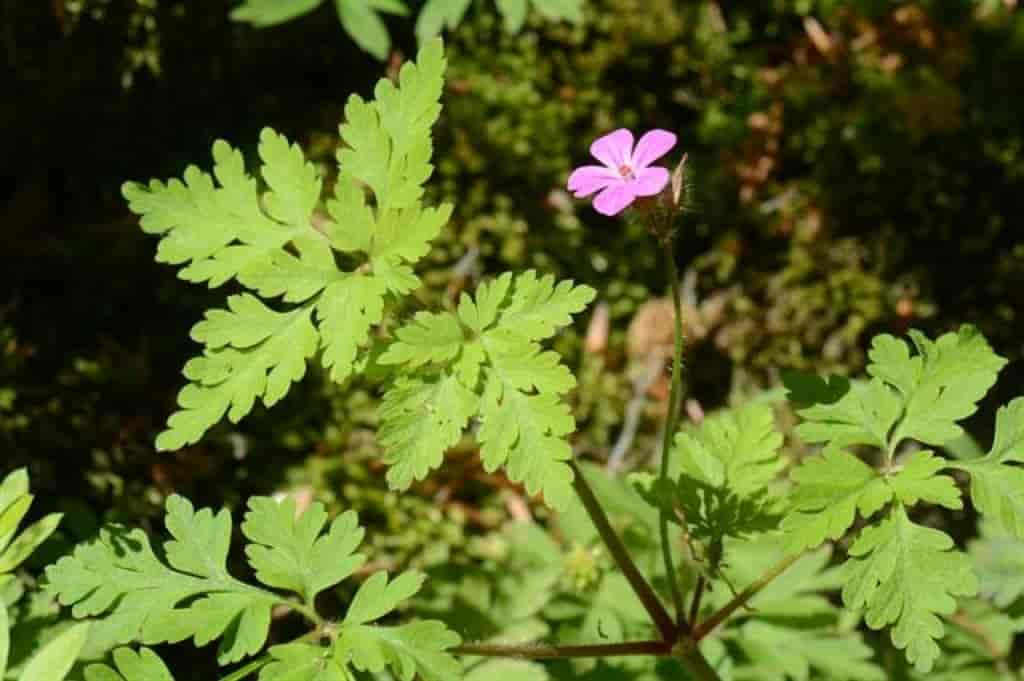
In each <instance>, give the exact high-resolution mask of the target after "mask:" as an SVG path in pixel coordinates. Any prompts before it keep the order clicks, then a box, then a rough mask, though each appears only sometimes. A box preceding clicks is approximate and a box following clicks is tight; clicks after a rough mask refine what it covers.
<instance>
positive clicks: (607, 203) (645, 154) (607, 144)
mask: <svg viewBox="0 0 1024 681" xmlns="http://www.w3.org/2000/svg"><path fill="white" fill-rule="evenodd" d="M675 145H676V136H675V135H673V134H672V133H670V132H669V131H667V130H651V131H650V132H647V133H645V134H644V136H643V137H641V138H640V142H639V143H638V144H637V145H636V148H635V149H634V148H633V133H631V132H630V131H629V130H626V129H625V128H619V129H618V130H616V131H615V132H611V133H608V134H607V135H605V136H604V137H601V138H599V139H597V140H596V141H595V142H594V143H593V144H591V145H590V153H591V154H592V155H593V156H594V158H596V159H597V160H598V161H600V162H601V163H603V164H604V165H603V166H583V167H581V168H577V169H576V170H574V171H573V172H572V175H570V176H569V191H571V192H572V193H573V194H574V195H575V196H576V198H578V199H581V198H583V197H585V196H590V195H591V194H593V193H594V192H597V191H600V194H598V195H597V198H595V199H594V209H595V210H596V211H597V212H598V213H601V214H602V215H618V214H619V213H620V212H622V210H623V209H625V208H626V207H627V206H629V205H630V204H631V203H633V200H634V199H636V197H638V196H654V195H655V194H657V193H659V192H660V191H661V190H662V189H664V188H665V185H666V184H668V180H669V172H668V170H666V169H665V168H662V167H660V166H654V167H653V168H652V167H651V163H653V162H655V161H657V160H658V159H659V158H661V157H662V156H664V155H665V154H667V153H668V152H669V151H670V150H671V149H672V147H674V146H675Z"/></svg>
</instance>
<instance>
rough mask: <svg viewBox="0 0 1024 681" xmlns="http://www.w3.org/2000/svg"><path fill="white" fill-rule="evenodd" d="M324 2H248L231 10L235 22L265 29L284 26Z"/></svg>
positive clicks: (272, 0)
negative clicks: (277, 25)
mask: <svg viewBox="0 0 1024 681" xmlns="http://www.w3.org/2000/svg"><path fill="white" fill-rule="evenodd" d="M321 2H322V0H246V1H245V2H243V3H242V4H241V5H239V6H238V7H236V8H235V9H233V10H231V19H232V20H233V21H242V22H246V23H249V24H252V25H253V26H257V27H260V28H262V27H264V26H274V25H276V24H283V23H284V22H286V21H291V20H292V19H295V18H297V17H300V16H302V15H303V14H308V13H309V12H312V11H313V10H314V9H316V8H317V7H318V6H319V5H320V3H321Z"/></svg>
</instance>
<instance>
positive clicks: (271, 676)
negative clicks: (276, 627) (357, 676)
mask: <svg viewBox="0 0 1024 681" xmlns="http://www.w3.org/2000/svg"><path fill="white" fill-rule="evenodd" d="M270 656H271V657H272V658H274V661H273V662H271V663H270V664H268V665H266V666H265V667H263V668H262V669H261V670H260V676H259V678H260V681H352V675H351V674H349V672H348V670H347V669H345V667H344V662H343V661H342V660H339V659H338V658H337V656H336V655H334V654H333V653H332V652H331V650H330V649H329V648H324V647H322V646H314V645H309V644H307V643H286V644H284V645H279V646H273V647H272V648H271V649H270Z"/></svg>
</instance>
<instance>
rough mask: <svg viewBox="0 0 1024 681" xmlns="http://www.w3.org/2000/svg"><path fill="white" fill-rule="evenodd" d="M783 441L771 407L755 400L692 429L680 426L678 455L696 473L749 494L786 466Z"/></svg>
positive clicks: (674, 456)
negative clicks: (780, 453) (688, 430)
mask: <svg viewBox="0 0 1024 681" xmlns="http://www.w3.org/2000/svg"><path fill="white" fill-rule="evenodd" d="M781 446H782V435H780V434H779V432H778V431H777V430H776V428H775V416H774V414H773V413H772V410H771V407H769V406H767V405H764V404H751V405H748V406H745V407H742V408H739V409H730V410H727V411H724V412H721V413H719V414H715V415H713V416H710V417H708V418H707V419H705V420H704V421H703V423H701V425H700V427H699V428H697V429H696V430H695V431H693V432H692V433H690V432H686V431H681V432H679V433H678V434H677V435H676V438H675V443H674V451H673V453H672V460H673V461H676V462H678V464H679V466H680V467H681V472H683V473H685V474H687V475H689V476H690V477H693V478H695V479H697V480H700V481H702V482H705V483H707V484H709V485H712V486H714V487H727V488H728V489H729V490H730V491H731V492H734V493H736V494H738V495H740V496H748V495H750V494H752V493H754V492H757V491H759V490H763V489H764V488H765V486H766V485H767V484H768V483H769V482H771V481H772V480H774V479H775V476H776V475H778V473H779V471H780V470H782V467H783V466H784V465H785V462H784V461H783V460H782V459H780V458H779V447H781Z"/></svg>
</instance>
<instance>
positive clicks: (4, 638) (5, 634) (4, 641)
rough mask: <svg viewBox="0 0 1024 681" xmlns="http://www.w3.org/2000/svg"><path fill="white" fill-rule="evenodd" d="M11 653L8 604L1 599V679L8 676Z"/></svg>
mask: <svg viewBox="0 0 1024 681" xmlns="http://www.w3.org/2000/svg"><path fill="white" fill-rule="evenodd" d="M10 652H11V621H10V619H9V617H8V615H7V604H6V603H4V601H3V599H2V598H0V679H2V678H4V677H5V676H7V656H8V655H9V654H10Z"/></svg>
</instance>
